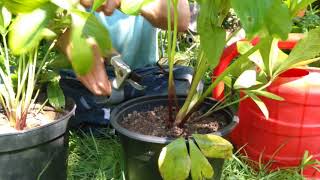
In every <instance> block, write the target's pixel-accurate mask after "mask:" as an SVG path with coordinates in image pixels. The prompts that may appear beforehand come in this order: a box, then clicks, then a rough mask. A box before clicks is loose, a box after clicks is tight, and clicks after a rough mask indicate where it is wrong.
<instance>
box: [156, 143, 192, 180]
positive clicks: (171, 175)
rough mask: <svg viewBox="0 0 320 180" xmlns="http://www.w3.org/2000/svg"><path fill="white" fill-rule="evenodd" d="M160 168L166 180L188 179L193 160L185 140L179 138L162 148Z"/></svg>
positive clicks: (159, 161) (159, 160)
mask: <svg viewBox="0 0 320 180" xmlns="http://www.w3.org/2000/svg"><path fill="white" fill-rule="evenodd" d="M158 166H159V170H160V174H161V176H162V178H163V179H164V180H184V179H187V177H188V176H189V172H190V168H191V160H190V157H189V155H188V150H187V146H186V142H185V139H184V138H178V139H176V140H175V141H173V142H171V143H170V144H168V145H167V146H166V147H164V148H162V150H161V153H160V156H159V159H158Z"/></svg>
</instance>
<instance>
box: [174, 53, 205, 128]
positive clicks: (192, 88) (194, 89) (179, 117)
mask: <svg viewBox="0 0 320 180" xmlns="http://www.w3.org/2000/svg"><path fill="white" fill-rule="evenodd" d="M205 64H206V61H205V59H204V53H203V51H201V53H200V56H199V63H198V65H197V66H198V67H205V68H197V69H198V71H197V72H195V76H194V77H193V79H192V83H191V86H190V90H189V92H188V96H187V98H186V100H185V102H184V104H183V106H182V108H181V109H180V111H179V112H178V114H177V116H176V120H175V124H176V125H178V126H180V123H181V121H182V120H183V118H184V116H185V115H186V113H187V112H188V109H189V106H190V104H191V102H192V100H193V98H194V95H195V94H196V93H197V87H198V84H199V82H200V81H201V78H202V75H203V74H204V73H205V71H206V67H207V66H205Z"/></svg>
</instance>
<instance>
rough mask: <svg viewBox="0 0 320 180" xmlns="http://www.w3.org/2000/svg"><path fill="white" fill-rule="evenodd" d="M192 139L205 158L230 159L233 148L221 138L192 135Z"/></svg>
mask: <svg viewBox="0 0 320 180" xmlns="http://www.w3.org/2000/svg"><path fill="white" fill-rule="evenodd" d="M192 137H193V138H194V139H195V141H196V143H197V144H198V145H199V147H200V149H201V152H202V153H203V154H204V155H205V156H206V157H210V158H224V159H228V158H231V157H232V149H233V146H232V144H231V143H230V142H229V141H227V140H226V139H224V138H223V137H221V136H217V135H214V134H193V135H192Z"/></svg>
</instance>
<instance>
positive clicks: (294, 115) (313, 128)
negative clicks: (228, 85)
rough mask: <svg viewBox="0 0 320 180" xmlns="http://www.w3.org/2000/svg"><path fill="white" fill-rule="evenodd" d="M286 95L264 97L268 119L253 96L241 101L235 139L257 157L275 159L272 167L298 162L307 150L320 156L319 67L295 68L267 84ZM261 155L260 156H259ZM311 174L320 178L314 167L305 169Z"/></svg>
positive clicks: (234, 140) (318, 157)
mask: <svg viewBox="0 0 320 180" xmlns="http://www.w3.org/2000/svg"><path fill="white" fill-rule="evenodd" d="M268 91H269V92H271V93H274V94H277V95H279V96H281V97H283V98H284V99H285V100H284V101H276V100H272V99H267V98H263V97H261V99H262V100H263V102H264V103H265V104H266V106H267V107H268V110H269V116H270V117H269V119H265V117H264V116H263V114H262V112H261V111H260V110H259V108H258V107H257V106H256V104H255V103H254V102H253V101H252V100H251V99H246V100H244V101H242V102H241V103H240V106H239V112H238V114H239V119H240V123H239V125H238V127H237V128H236V129H235V131H234V132H233V133H232V142H233V143H234V144H236V146H237V147H238V148H240V147H241V146H243V145H245V146H244V150H245V152H246V153H247V154H248V156H249V157H250V158H251V159H252V160H255V161H257V162H258V161H259V158H261V160H262V162H264V163H267V162H269V161H271V160H272V161H274V162H273V163H272V169H274V168H281V167H292V166H295V167H296V166H299V165H300V162H301V159H302V156H303V154H304V152H305V151H306V150H308V151H309V153H310V154H311V155H313V157H314V158H315V159H318V160H320V146H319V145H320V69H292V70H289V71H287V72H285V73H283V74H281V75H280V77H279V78H278V79H277V80H276V81H275V82H274V83H273V84H272V85H271V86H270V87H269V88H268ZM260 156H261V157H260ZM304 175H305V176H306V177H309V178H311V177H312V178H317V179H319V178H320V173H319V172H317V171H316V170H315V169H313V168H308V169H305V171H304Z"/></svg>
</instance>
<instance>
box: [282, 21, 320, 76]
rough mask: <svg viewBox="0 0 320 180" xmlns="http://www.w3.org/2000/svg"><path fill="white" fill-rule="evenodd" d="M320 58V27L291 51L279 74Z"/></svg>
mask: <svg viewBox="0 0 320 180" xmlns="http://www.w3.org/2000/svg"><path fill="white" fill-rule="evenodd" d="M319 56H320V27H318V28H316V29H313V30H311V31H309V33H308V35H307V36H306V37H305V38H304V39H302V40H301V41H300V42H299V43H298V44H297V45H296V46H295V47H294V48H293V50H292V51H291V53H290V54H289V57H288V58H287V59H286V60H285V61H283V63H281V65H279V67H278V68H277V70H276V73H277V74H280V73H281V72H284V71H286V70H288V69H291V68H293V67H295V66H296V65H297V64H299V65H302V64H306V63H304V62H308V63H309V60H310V59H314V58H316V57H319Z"/></svg>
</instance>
